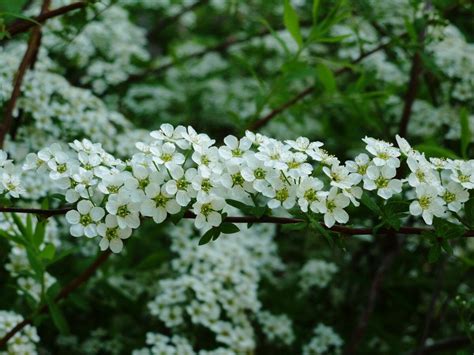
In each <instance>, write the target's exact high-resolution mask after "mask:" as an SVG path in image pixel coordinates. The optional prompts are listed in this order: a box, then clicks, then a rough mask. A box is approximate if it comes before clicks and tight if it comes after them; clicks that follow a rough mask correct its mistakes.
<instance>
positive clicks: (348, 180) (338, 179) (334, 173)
mask: <svg viewBox="0 0 474 355" xmlns="http://www.w3.org/2000/svg"><path fill="white" fill-rule="evenodd" d="M323 171H324V173H325V174H326V175H327V176H328V177H329V178H330V179H331V185H332V186H335V187H339V188H340V189H349V188H351V187H352V186H354V185H357V184H358V183H359V182H360V180H361V179H362V177H361V176H360V175H359V174H350V173H349V170H348V169H347V168H346V167H344V166H342V165H332V166H331V168H328V167H327V166H325V167H323Z"/></svg>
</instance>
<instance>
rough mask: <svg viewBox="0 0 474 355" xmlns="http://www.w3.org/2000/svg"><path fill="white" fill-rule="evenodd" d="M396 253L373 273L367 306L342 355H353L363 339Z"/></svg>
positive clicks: (390, 254)
mask: <svg viewBox="0 0 474 355" xmlns="http://www.w3.org/2000/svg"><path fill="white" fill-rule="evenodd" d="M391 234H392V236H393V237H396V235H395V233H393V232H392V233H391ZM394 242H395V243H397V241H396V240H394ZM397 244H398V243H397ZM398 252H399V247H397V248H396V249H395V250H392V251H391V252H389V253H388V254H386V255H385V257H384V258H383V260H382V262H381V264H380V266H379V268H378V269H377V272H376V273H375V276H374V278H373V280H372V283H371V286H370V291H369V299H368V301H367V305H366V307H365V309H364V311H363V312H362V314H361V315H360V317H359V321H358V322H357V326H356V328H355V329H354V331H353V332H352V336H351V342H350V343H349V344H348V345H347V347H346V348H345V349H344V354H347V355H348V354H354V353H355V351H356V348H357V346H358V345H359V343H360V341H361V340H362V338H363V337H364V335H365V331H366V330H367V326H368V324H369V319H370V316H371V315H372V313H373V311H374V308H375V303H376V302H377V298H378V294H379V291H380V287H381V285H382V282H383V280H384V278H385V274H386V272H387V270H388V269H389V268H390V266H391V265H392V264H393V261H394V259H395V256H396V255H397V254H398Z"/></svg>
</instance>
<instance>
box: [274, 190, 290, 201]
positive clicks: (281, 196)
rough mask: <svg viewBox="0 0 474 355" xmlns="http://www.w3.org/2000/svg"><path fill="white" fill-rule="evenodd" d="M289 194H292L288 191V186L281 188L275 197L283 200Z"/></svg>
mask: <svg viewBox="0 0 474 355" xmlns="http://www.w3.org/2000/svg"><path fill="white" fill-rule="evenodd" d="M289 196H290V193H289V192H288V189H287V188H286V187H284V188H282V189H280V190H277V192H276V195H275V199H276V200H278V201H280V202H283V201H286V200H287V199H288V197H289Z"/></svg>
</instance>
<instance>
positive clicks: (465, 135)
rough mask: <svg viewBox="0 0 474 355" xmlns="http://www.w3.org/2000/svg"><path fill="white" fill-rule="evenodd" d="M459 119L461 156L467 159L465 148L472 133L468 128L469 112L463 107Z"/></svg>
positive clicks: (469, 141)
mask: <svg viewBox="0 0 474 355" xmlns="http://www.w3.org/2000/svg"><path fill="white" fill-rule="evenodd" d="M459 119H460V123H461V156H462V157H463V158H464V159H467V148H468V147H469V144H470V143H471V138H472V133H471V130H470V128H469V113H468V112H467V110H466V109H465V108H462V109H461V112H460V115H459Z"/></svg>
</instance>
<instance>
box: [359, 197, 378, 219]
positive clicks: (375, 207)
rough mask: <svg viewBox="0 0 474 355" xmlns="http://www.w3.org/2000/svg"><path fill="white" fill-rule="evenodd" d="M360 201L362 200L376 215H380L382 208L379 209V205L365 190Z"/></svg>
mask: <svg viewBox="0 0 474 355" xmlns="http://www.w3.org/2000/svg"><path fill="white" fill-rule="evenodd" d="M360 202H362V204H363V205H364V206H365V207H367V208H368V209H369V210H371V211H372V212H374V213H375V214H376V215H377V216H380V215H381V214H382V210H381V209H380V207H379V205H377V203H376V202H375V201H374V199H373V198H372V197H370V195H369V194H368V193H367V192H365V191H364V193H363V194H362V198H361V200H360Z"/></svg>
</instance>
